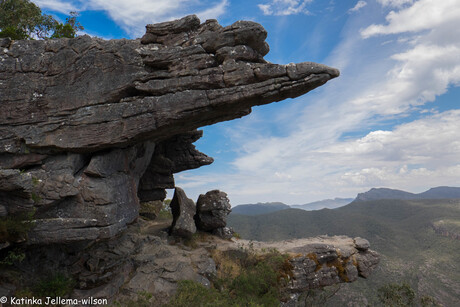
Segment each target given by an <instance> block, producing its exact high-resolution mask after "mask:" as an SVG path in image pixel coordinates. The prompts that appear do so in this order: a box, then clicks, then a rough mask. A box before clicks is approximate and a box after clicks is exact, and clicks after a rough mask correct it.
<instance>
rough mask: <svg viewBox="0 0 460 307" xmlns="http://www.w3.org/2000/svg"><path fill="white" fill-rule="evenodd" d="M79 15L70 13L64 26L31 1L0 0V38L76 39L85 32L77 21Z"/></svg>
mask: <svg viewBox="0 0 460 307" xmlns="http://www.w3.org/2000/svg"><path fill="white" fill-rule="evenodd" d="M77 16H78V14H77V13H76V12H70V17H68V18H67V20H66V23H65V24H62V23H60V22H58V21H57V20H56V19H54V18H53V16H51V15H47V14H42V11H41V9H40V8H39V7H38V6H37V5H35V4H34V3H33V2H31V1H29V0H0V37H10V38H11V39H15V40H17V39H34V38H38V39H46V38H60V37H75V36H76V33H77V31H78V30H83V27H82V26H81V24H80V23H79V22H78V21H77Z"/></svg>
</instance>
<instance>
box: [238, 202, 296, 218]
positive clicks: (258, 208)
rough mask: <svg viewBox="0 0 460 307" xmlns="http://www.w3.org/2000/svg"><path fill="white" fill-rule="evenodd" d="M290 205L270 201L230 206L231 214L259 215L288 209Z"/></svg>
mask: <svg viewBox="0 0 460 307" xmlns="http://www.w3.org/2000/svg"><path fill="white" fill-rule="evenodd" d="M289 208H290V207H289V206H288V205H286V204H283V203H280V202H272V203H257V204H244V205H238V206H235V207H233V208H232V214H242V215H260V214H267V213H272V212H276V211H280V210H284V209H289Z"/></svg>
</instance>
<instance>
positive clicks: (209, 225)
mask: <svg viewBox="0 0 460 307" xmlns="http://www.w3.org/2000/svg"><path fill="white" fill-rule="evenodd" d="M231 208H232V207H231V205H230V201H229V200H228V197H227V193H225V192H221V191H219V190H212V191H209V192H207V193H206V194H204V195H203V194H201V195H200V196H199V197H198V201H197V208H196V215H195V221H196V226H197V228H198V229H200V230H203V231H209V232H211V231H213V230H215V229H218V228H222V227H225V226H227V215H228V214H229V213H230V212H231V211H232V209H231Z"/></svg>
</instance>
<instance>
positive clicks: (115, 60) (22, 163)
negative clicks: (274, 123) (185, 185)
mask: <svg viewBox="0 0 460 307" xmlns="http://www.w3.org/2000/svg"><path fill="white" fill-rule="evenodd" d="M266 36H267V32H266V31H265V30H264V28H263V27H262V26H260V25H259V24H257V23H254V22H248V21H238V22H236V23H234V24H232V25H230V26H227V27H222V26H220V25H219V24H218V23H217V22H216V21H215V20H208V21H206V22H204V23H200V21H199V19H198V18H197V17H196V16H187V17H185V18H183V19H180V20H176V21H172V22H166V23H160V24H155V25H148V26H147V33H146V34H145V36H144V37H143V38H142V39H137V40H126V39H121V40H102V39H99V38H92V37H89V36H81V37H77V38H75V39H58V40H44V41H11V40H9V39H1V40H0V46H1V48H0V93H1V94H0V108H1V112H0V214H1V215H2V216H3V217H4V216H9V215H16V214H19V213H21V212H25V211H31V212H34V219H35V220H36V222H35V224H34V228H33V230H32V231H31V232H30V233H29V239H28V240H29V242H30V243H37V244H41V243H65V242H72V241H80V240H92V239H101V238H110V237H113V236H115V235H116V234H118V233H119V232H120V231H121V230H122V229H124V228H125V227H126V225H127V224H128V223H130V222H132V221H133V220H135V219H136V218H137V216H138V211H139V200H142V201H150V200H162V199H164V197H165V191H164V189H166V188H173V187H174V178H173V174H174V173H176V172H180V171H183V170H187V169H193V168H197V167H200V166H203V165H207V164H210V163H212V161H213V160H212V158H210V157H207V156H206V155H204V154H202V153H200V152H198V151H197V150H196V149H195V148H194V146H193V145H192V143H193V142H194V141H196V140H197V139H198V138H199V137H201V132H199V131H197V130H196V129H197V128H199V127H202V126H205V125H210V124H213V123H217V122H220V121H225V120H230V119H234V118H238V117H241V116H244V115H247V114H249V113H250V111H251V107H252V106H256V105H262V104H267V103H271V102H275V101H280V100H283V99H286V98H289V97H297V96H299V95H302V94H305V93H307V92H309V91H310V90H312V89H314V88H316V87H318V86H321V85H323V84H324V83H326V82H327V81H328V80H330V79H332V78H335V77H337V76H338V75H339V72H338V71H337V70H336V69H333V68H330V67H327V66H324V65H321V64H315V63H311V62H305V63H299V64H289V65H276V64H271V63H268V62H266V61H265V60H264V58H263V56H264V55H265V54H267V52H268V50H269V48H268V45H267V43H266V42H265V38H266Z"/></svg>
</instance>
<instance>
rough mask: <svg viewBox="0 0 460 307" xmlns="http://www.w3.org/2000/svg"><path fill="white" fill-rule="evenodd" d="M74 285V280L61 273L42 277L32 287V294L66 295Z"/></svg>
mask: <svg viewBox="0 0 460 307" xmlns="http://www.w3.org/2000/svg"><path fill="white" fill-rule="evenodd" d="M74 287H75V281H74V280H73V279H72V278H71V277H68V276H67V275H65V274H63V273H55V274H51V275H49V276H46V277H44V278H43V279H41V280H39V282H38V283H37V284H36V285H35V287H34V291H33V292H34V294H35V295H36V296H39V297H47V296H50V297H66V296H68V295H69V294H70V293H71V292H72V291H73V289H74Z"/></svg>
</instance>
